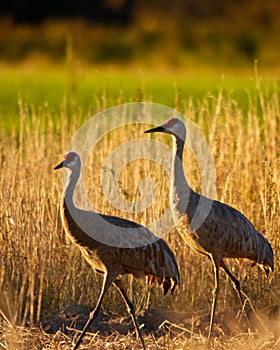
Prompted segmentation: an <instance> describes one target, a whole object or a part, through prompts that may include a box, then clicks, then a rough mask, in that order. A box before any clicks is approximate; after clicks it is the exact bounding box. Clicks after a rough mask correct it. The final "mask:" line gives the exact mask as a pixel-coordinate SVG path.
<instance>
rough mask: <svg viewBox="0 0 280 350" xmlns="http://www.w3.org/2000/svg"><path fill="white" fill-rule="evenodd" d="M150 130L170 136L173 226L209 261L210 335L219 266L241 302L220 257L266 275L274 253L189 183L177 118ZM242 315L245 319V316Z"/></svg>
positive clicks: (234, 213) (241, 220)
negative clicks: (198, 218)
mask: <svg viewBox="0 0 280 350" xmlns="http://www.w3.org/2000/svg"><path fill="white" fill-rule="evenodd" d="M153 132H162V133H166V134H169V135H171V136H172V139H173V158H172V172H171V189H170V202H171V207H172V215H173V218H175V220H176V221H177V222H178V225H177V229H178V231H179V233H180V234H181V236H182V238H183V239H184V241H185V242H186V243H187V244H188V245H189V246H190V247H191V248H192V249H194V250H196V251H197V252H199V253H202V254H204V255H206V256H208V257H209V258H210V259H211V261H212V264H213V268H214V274H215V286H214V289H213V300H212V308H211V316H210V325H209V333H208V336H209V337H210V335H211V331H212V327H213V320H214V315H215V310H216V302H217V298H218V294H219V289H220V288H219V267H221V268H222V269H223V270H224V271H225V272H226V274H227V275H228V276H229V278H230V279H231V280H232V282H233V285H234V287H235V289H236V291H237V293H238V296H239V299H240V301H241V303H242V305H244V301H245V298H244V295H243V292H242V290H241V287H240V282H239V281H238V280H237V279H236V278H235V277H234V276H233V275H232V273H231V272H230V270H229V269H228V267H227V266H226V264H225V261H224V258H246V259H249V260H251V261H253V263H254V264H257V265H259V266H260V267H261V268H262V269H263V270H264V271H265V273H266V275H267V276H268V274H269V272H272V271H273V265H274V254H273V251H272V248H271V246H270V244H269V242H268V241H267V240H266V239H265V237H264V236H263V235H261V233H259V232H258V231H257V230H256V229H255V228H254V226H253V225H252V223H251V222H250V221H249V220H248V219H247V218H246V217H245V216H244V215H243V214H241V213H240V212H239V211H238V210H236V209H234V208H232V207H231V206H229V205H226V204H224V203H221V202H219V201H216V200H210V199H209V198H207V197H204V196H202V195H200V194H199V193H197V192H195V191H194V190H193V189H192V188H191V187H190V186H189V184H188V182H187V180H186V177H185V175H184V168H183V164H182V158H183V150H184V144H185V139H186V128H185V125H184V123H183V122H182V121H181V120H180V119H178V118H170V119H167V120H166V121H165V122H164V123H163V124H162V125H161V126H158V127H155V128H153V129H149V130H147V131H145V133H153ZM201 203H204V207H205V208H208V210H209V213H208V215H206V218H205V220H204V221H203V222H202V223H201V224H200V227H198V228H196V229H195V231H193V230H192V229H191V222H192V220H193V218H194V217H195V215H196V213H198V212H199V210H201V209H200V208H199V205H200V204H201ZM245 311H246V309H245ZM246 315H247V318H248V320H249V315H248V314H247V313H246Z"/></svg>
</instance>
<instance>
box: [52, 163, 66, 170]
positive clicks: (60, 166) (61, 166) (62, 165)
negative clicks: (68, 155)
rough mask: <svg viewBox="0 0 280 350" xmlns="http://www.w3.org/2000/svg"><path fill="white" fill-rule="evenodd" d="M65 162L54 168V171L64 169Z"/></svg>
mask: <svg viewBox="0 0 280 350" xmlns="http://www.w3.org/2000/svg"><path fill="white" fill-rule="evenodd" d="M63 163H64V161H63V162H61V163H60V164H58V165H57V166H56V167H54V168H53V170H57V169H61V168H63V167H64V164H63Z"/></svg>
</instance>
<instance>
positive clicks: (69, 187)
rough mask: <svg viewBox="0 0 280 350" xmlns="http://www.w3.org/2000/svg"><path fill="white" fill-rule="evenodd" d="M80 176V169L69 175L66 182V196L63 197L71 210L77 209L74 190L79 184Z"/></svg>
mask: <svg viewBox="0 0 280 350" xmlns="http://www.w3.org/2000/svg"><path fill="white" fill-rule="evenodd" d="M79 176H80V168H78V169H75V170H74V171H72V172H71V173H70V174H67V180H66V186H65V189H64V196H63V201H64V202H65V203H66V204H67V207H68V208H69V209H70V208H75V206H74V200H73V196H74V190H75V187H76V184H77V181H78V179H79Z"/></svg>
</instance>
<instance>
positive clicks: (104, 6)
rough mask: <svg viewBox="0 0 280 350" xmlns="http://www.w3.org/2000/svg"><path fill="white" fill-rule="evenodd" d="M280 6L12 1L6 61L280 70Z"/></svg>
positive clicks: (1, 20) (2, 9) (2, 54)
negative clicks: (69, 60)
mask: <svg viewBox="0 0 280 350" xmlns="http://www.w3.org/2000/svg"><path fill="white" fill-rule="evenodd" d="M279 13H280V2H279V1H278V0H266V1H263V0H242V1H241V0H228V1H224V0H215V1H208V0H184V1H183V0H173V1H172V2H171V1H167V0H161V1H159V0H155V1H148V0H95V1H92V0H79V1H73V0H72V1H71V0H68V1H60V2H59V1H55V0H48V1H47V0H41V1H35V0H10V1H2V3H1V6H0V61H2V62H3V61H4V62H6V61H7V62H15V63H16V62H20V61H21V62H22V61H25V62H26V61H30V60H31V61H32V62H34V63H35V61H37V62H38V61H39V62H42V61H45V62H46V61H47V62H52V61H53V62H55V63H59V62H62V61H64V60H65V56H66V52H67V48H68V49H69V47H70V48H71V50H73V52H74V53H75V57H76V59H78V60H80V61H81V62H85V63H87V64H125V65H127V64H141V65H144V66H145V65H149V66H156V67H159V66H161V65H163V66H168V67H169V66H170V67H175V68H176V67H182V66H183V67H185V68H186V69H188V68H189V69H192V67H194V65H202V66H204V67H205V66H206V67H211V66H212V67H213V66H215V67H216V66H217V65H219V66H223V67H225V68H226V67H229V68H231V69H233V68H240V67H243V68H244V67H245V66H251V67H252V65H253V62H254V60H255V59H257V60H258V62H259V64H260V65H261V66H262V67H263V68H268V69H269V70H270V71H272V70H278V67H279V54H280V40H279V33H280V21H279Z"/></svg>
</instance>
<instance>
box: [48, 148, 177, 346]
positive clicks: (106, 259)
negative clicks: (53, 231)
mask: <svg viewBox="0 0 280 350" xmlns="http://www.w3.org/2000/svg"><path fill="white" fill-rule="evenodd" d="M63 167H65V168H67V169H68V175H67V182H66V186H65V189H64V192H63V196H62V200H61V206H60V212H61V219H62V223H63V227H64V230H65V232H66V234H67V235H68V236H69V237H70V239H71V240H72V241H73V242H74V243H75V244H77V246H78V247H79V248H80V250H81V252H82V255H83V257H84V258H85V259H86V260H87V262H88V263H89V264H90V265H91V267H92V268H93V269H94V270H96V271H97V272H101V273H103V275H104V279H103V285H102V289H101V292H100V296H99V299H98V302H97V305H96V307H95V309H94V311H93V312H91V313H90V316H89V319H88V321H87V323H86V325H85V327H84V329H83V331H82V333H81V335H80V337H79V339H78V341H77V343H76V345H75V347H74V349H78V347H79V345H80V343H81V341H82V338H83V336H84V334H85V333H86V331H87V329H88V328H89V326H90V324H91V323H92V321H93V320H94V319H95V318H96V317H97V315H98V312H99V310H100V307H101V303H102V300H103V297H104V294H105V293H106V291H107V289H108V288H109V287H110V285H111V284H112V283H113V284H114V285H115V286H116V287H117V289H118V291H119V292H120V294H121V295H122V297H123V299H124V301H125V303H126V306H127V310H128V312H129V313H130V315H131V317H132V320H133V323H134V326H135V329H136V332H137V334H138V336H139V338H140V340H141V343H142V346H143V349H145V343H144V339H143V337H142V334H141V332H140V328H139V325H138V323H137V320H136V317H135V312H134V307H133V304H132V303H131V301H130V300H129V298H128V296H127V294H126V292H125V290H124V289H123V286H122V284H121V280H120V278H119V277H120V276H121V275H124V274H132V275H133V276H134V277H136V278H144V277H145V276H146V277H147V281H148V284H149V285H152V284H153V283H154V282H155V281H157V282H158V284H159V285H160V286H161V287H162V288H163V291H164V295H165V294H166V293H167V292H168V291H169V290H171V294H173V293H174V290H175V287H176V286H177V285H178V286H179V285H180V277H179V270H178V264H177V261H176V258H175V256H174V254H173V252H172V250H171V249H170V247H169V246H168V244H167V243H166V242H165V241H164V240H163V239H160V238H158V237H156V236H155V235H154V234H153V233H152V232H151V231H149V230H148V229H147V228H145V227H143V226H141V225H140V224H137V223H135V222H133V221H129V220H125V219H122V218H119V217H115V216H108V215H102V214H98V213H95V212H93V211H86V210H81V209H78V208H77V207H76V206H75V204H74V201H73V194H74V190H75V186H76V183H77V181H78V178H79V176H80V171H81V159H80V157H79V155H78V154H77V153H75V152H69V153H66V154H65V155H64V160H63V161H62V162H61V163H60V164H58V165H57V166H56V167H55V168H54V169H55V170H56V169H60V168H63ZM81 222H85V223H86V225H85V227H86V230H83V228H82V227H83V225H80V223H81ZM114 228H116V229H114ZM117 228H120V229H122V228H124V229H126V230H127V235H126V237H127V239H128V240H130V238H131V242H132V244H131V248H129V247H125V248H123V247H118V246H113V245H107V244H104V243H102V242H100V241H99V240H97V239H94V237H95V235H97V237H98V234H101V235H102V234H106V232H103V231H104V230H111V231H112V232H110V234H111V237H112V242H113V241H114V242H117V241H120V240H121V239H123V237H122V236H119V237H118V236H117V235H118V234H119V232H118V230H117ZM85 231H86V232H85ZM99 231H101V232H99ZM142 236H143V237H144V239H143V240H141V237H142ZM137 241H138V243H139V242H140V244H142V242H147V244H146V245H138V246H136V245H137V244H136V245H135V242H136V243H137Z"/></svg>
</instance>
